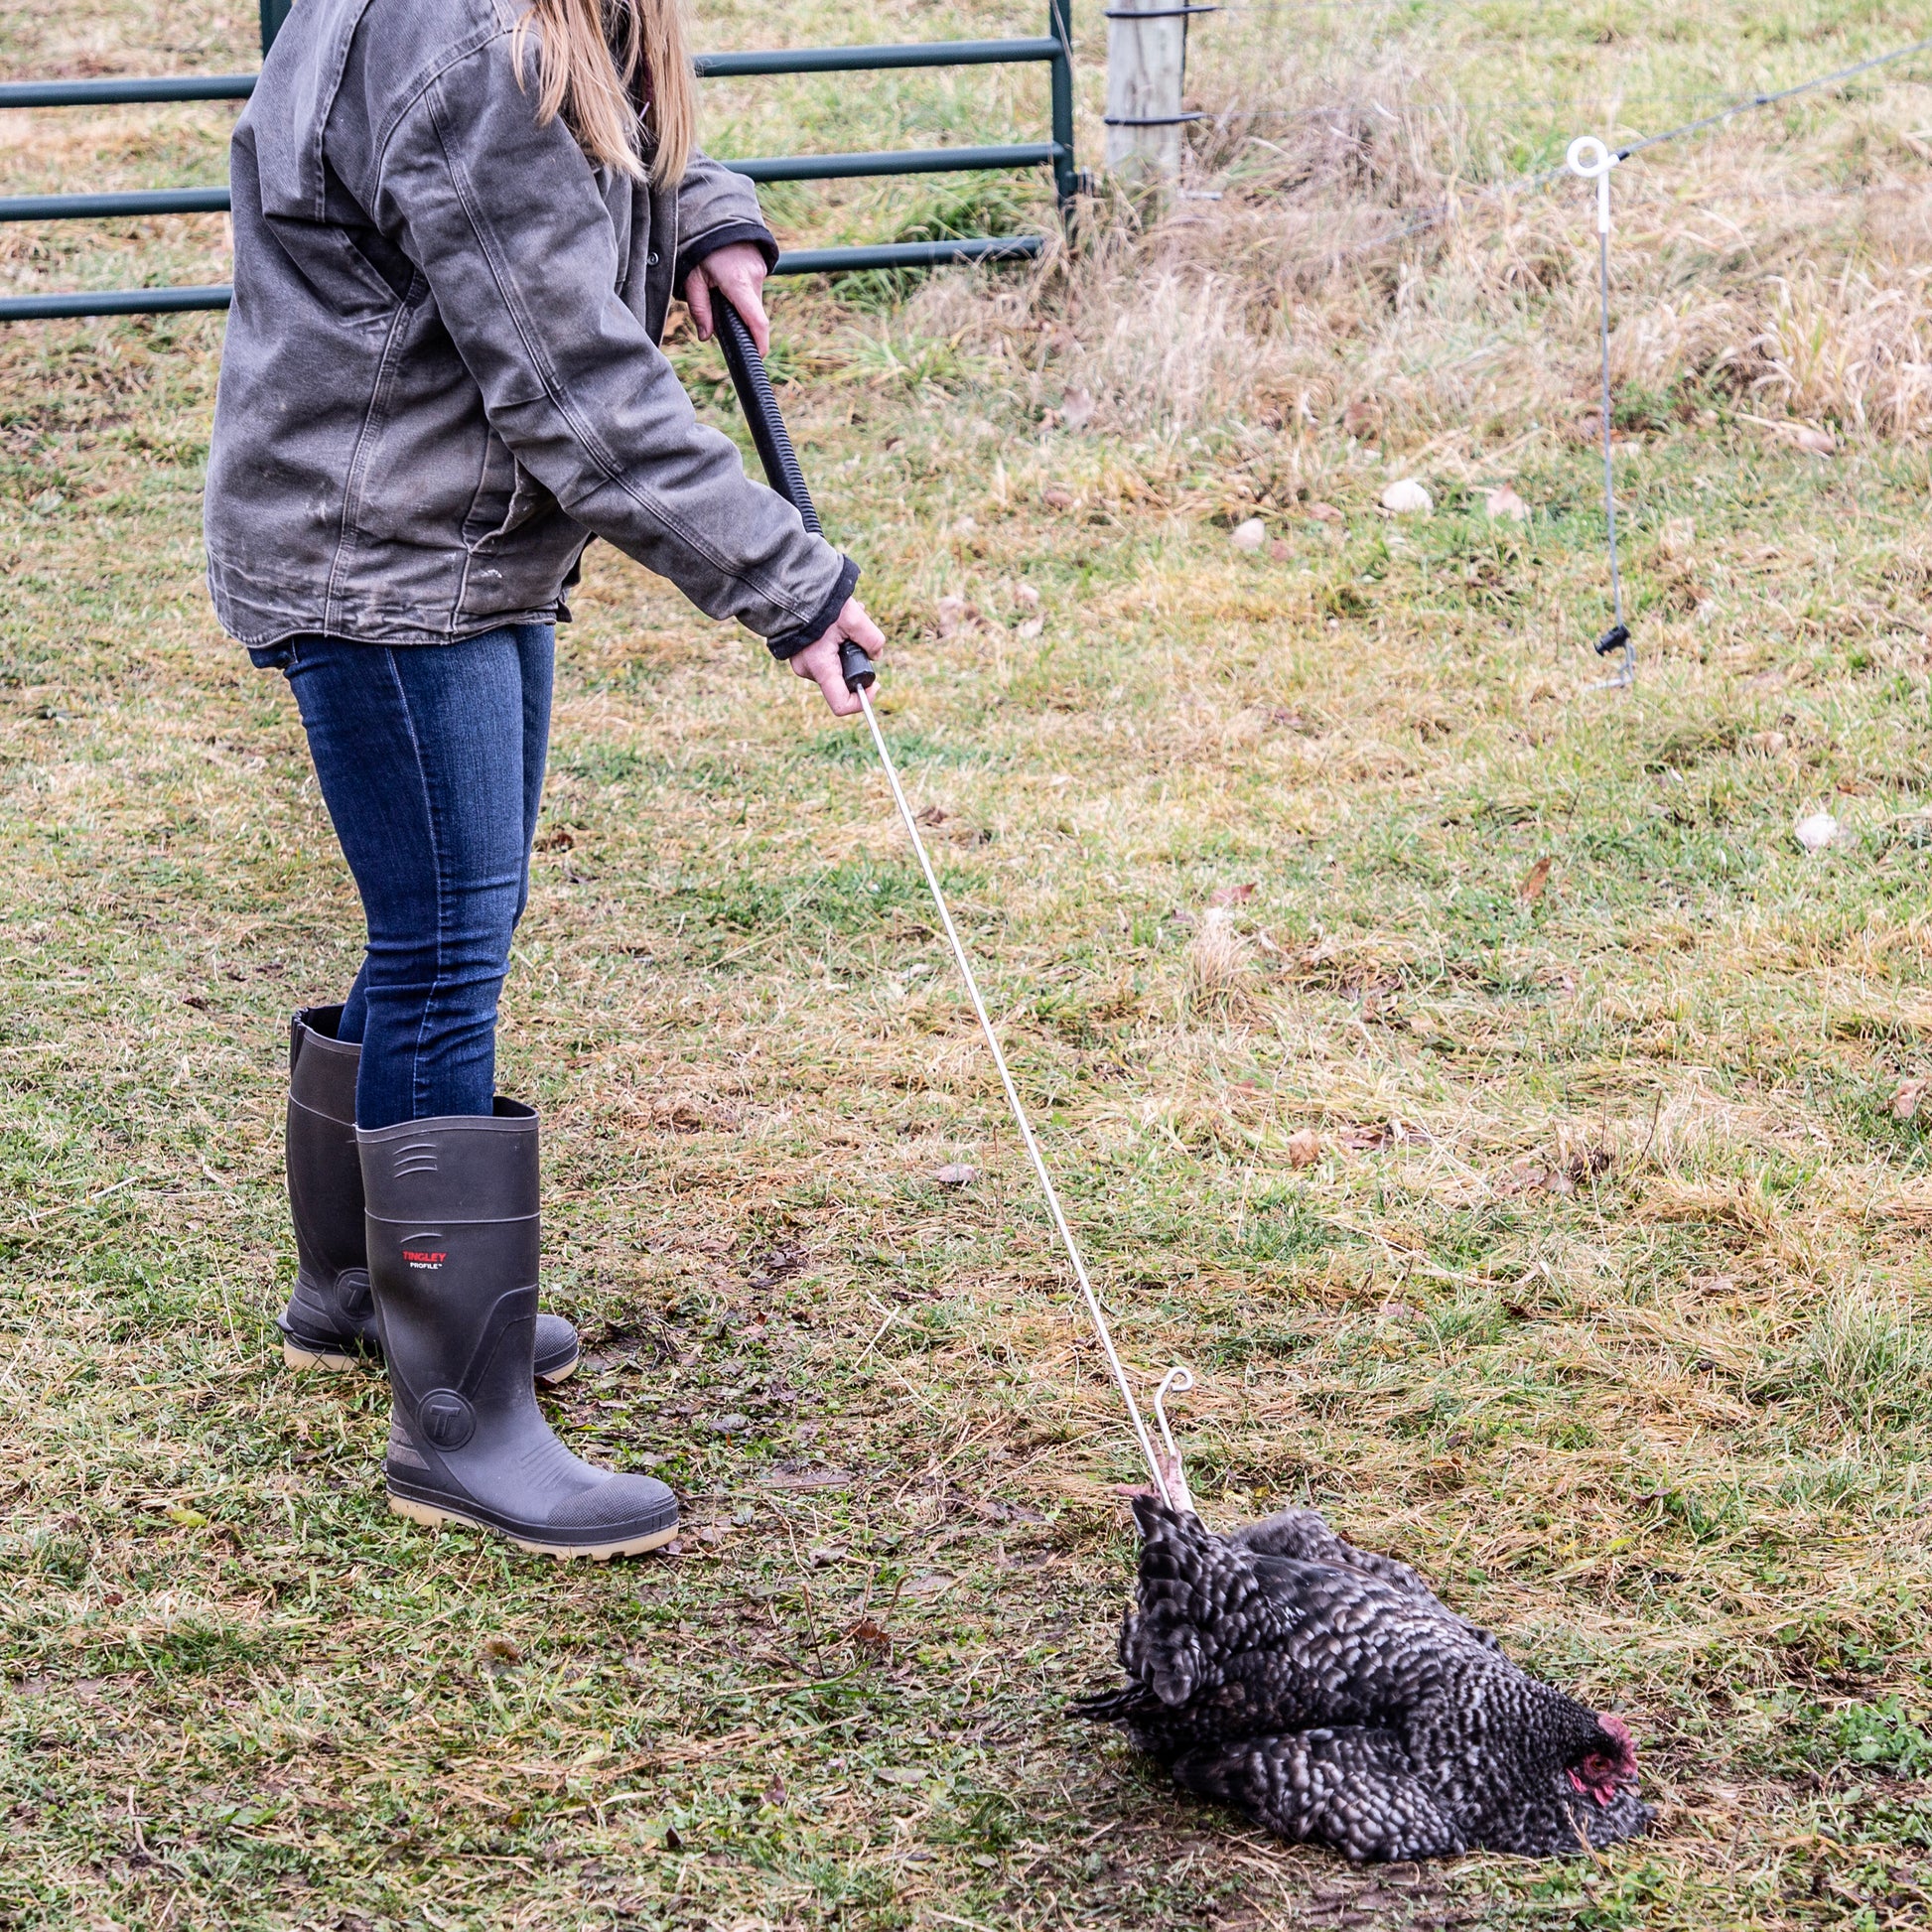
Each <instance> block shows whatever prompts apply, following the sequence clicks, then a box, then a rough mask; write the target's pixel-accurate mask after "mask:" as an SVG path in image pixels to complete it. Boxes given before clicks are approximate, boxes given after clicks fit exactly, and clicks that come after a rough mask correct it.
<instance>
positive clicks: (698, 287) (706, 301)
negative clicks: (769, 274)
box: [684, 241, 771, 355]
mask: <svg viewBox="0 0 1932 1932" xmlns="http://www.w3.org/2000/svg"><path fill="white" fill-rule="evenodd" d="M764 274H765V269H764V251H763V250H762V249H760V248H756V247H754V246H753V245H752V243H751V242H749V241H734V242H732V243H730V244H729V245H728V246H727V247H724V248H720V249H717V250H716V251H715V252H713V253H712V254H709V255H707V256H706V257H705V258H704V260H703V261H701V262H700V263H699V264H698V265H697V267H696V268H694V269H693V270H692V271H691V272H690V274H689V275H687V276H686V277H685V278H684V306H685V307H686V308H687V309H689V310H690V311H691V320H692V321H693V322H695V323H696V324H697V325H698V340H699V341H700V342H701V343H708V342H710V340H711V338H712V336H713V335H714V334H715V333H716V331H717V326H718V325H717V320H716V318H715V317H714V316H713V314H712V310H711V291H712V290H713V289H719V290H722V291H723V293H724V294H725V296H726V298H727V299H728V300H729V301H730V303H731V305H732V307H733V308H734V309H736V310H737V311H738V313H739V314H740V315H741V316H743V317H744V318H745V326H746V327H747V328H748V329H750V330H751V332H752V340H753V341H754V342H755V343H757V344H758V345H759V354H760V355H769V354H770V353H771V322H770V318H769V317H767V316H766V315H765V313H764Z"/></svg>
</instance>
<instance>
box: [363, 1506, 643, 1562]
mask: <svg viewBox="0 0 1932 1932" xmlns="http://www.w3.org/2000/svg"><path fill="white" fill-rule="evenodd" d="M389 1507H390V1509H391V1510H392V1511H393V1512H394V1513H395V1514H396V1515H398V1516H406V1517H407V1518H408V1519H409V1520H410V1522H412V1523H420V1524H421V1525H422V1526H423V1527H424V1528H425V1529H431V1530H434V1529H442V1528H444V1527H446V1526H447V1525H449V1524H452V1523H456V1524H460V1525H461V1526H462V1527H463V1528H465V1529H472V1530H489V1531H492V1532H493V1533H494V1534H495V1535H497V1536H501V1537H507V1538H508V1539H509V1541H510V1542H511V1543H513V1544H515V1545H516V1547H517V1548H518V1549H519V1550H524V1551H527V1552H528V1553H529V1554H530V1555H531V1556H533V1557H555V1558H556V1559H557V1560H558V1562H560V1563H562V1562H565V1561H567V1560H568V1559H570V1558H572V1557H589V1558H590V1559H591V1561H592V1562H593V1563H609V1562H610V1561H611V1559H612V1558H613V1557H641V1556H645V1555H647V1554H648V1553H649V1552H650V1551H652V1550H661V1549H662V1548H663V1547H664V1545H665V1544H667V1543H669V1542H670V1541H671V1540H672V1539H673V1538H674V1537H675V1536H676V1535H677V1532H678V1526H677V1524H675V1523H673V1524H672V1525H671V1526H670V1528H669V1529H666V1530H653V1531H651V1533H650V1534H649V1535H648V1536H632V1537H625V1538H624V1539H623V1540H622V1541H621V1542H618V1543H532V1542H529V1541H528V1540H527V1539H525V1538H523V1537H520V1536H518V1535H517V1534H516V1533H515V1532H514V1531H513V1530H506V1529H503V1528H501V1527H500V1526H499V1525H498V1524H495V1523H488V1522H485V1521H484V1520H483V1518H482V1517H481V1516H466V1515H465V1514H464V1513H463V1511H462V1510H460V1509H447V1508H445V1507H443V1506H442V1505H441V1504H439V1503H425V1502H418V1501H417V1500H416V1499H415V1498H414V1497H413V1496H398V1495H396V1494H395V1493H394V1492H393V1491H391V1492H390V1496H389Z"/></svg>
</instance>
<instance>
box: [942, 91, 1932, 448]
mask: <svg viewBox="0 0 1932 1932" xmlns="http://www.w3.org/2000/svg"><path fill="white" fill-rule="evenodd" d="M1257 84H1258V83H1257V79H1256V76H1253V75H1244V76H1242V79H1241V86H1240V92H1239V95H1238V96H1234V95H1231V96H1230V97H1229V98H1227V99H1223V100H1220V101H1216V100H1214V99H1213V98H1211V97H1210V98H1208V99H1207V100H1205V101H1204V102H1203V106H1204V108H1205V111H1206V116H1207V118H1206V119H1205V120H1204V121H1203V122H1202V123H1201V124H1200V127H1199V128H1198V129H1197V131H1196V146H1195V148H1194V150H1193V152H1192V156H1191V162H1190V172H1189V174H1188V176H1187V178H1186V181H1185V182H1184V184H1183V186H1182V189H1181V192H1180V194H1179V196H1178V197H1176V198H1175V199H1174V200H1173V202H1172V203H1171V204H1170V205H1169V206H1168V207H1166V208H1165V209H1161V210H1155V211H1151V210H1150V209H1148V208H1147V207H1134V206H1132V205H1130V204H1128V203H1126V202H1124V201H1117V202H1115V203H1113V204H1111V205H1108V206H1106V207H1102V208H1101V209H1099V210H1097V211H1096V212H1095V214H1094V215H1093V216H1092V217H1091V218H1090V220H1089V222H1088V227H1087V232H1086V237H1085V244H1086V245H1085V246H1084V247H1083V248H1082V249H1081V250H1079V251H1077V252H1076V253H1074V254H1071V255H1063V256H1060V257H1058V258H1056V260H1055V262H1054V264H1053V265H1052V266H1051V268H1050V269H1049V270H1048V271H1046V272H1045V273H1043V274H1042V276H1041V277H1040V279H1039V281H1038V282H1037V283H1036V284H1035V300H1034V301H1033V302H1031V303H1029V302H1027V301H1024V300H1023V301H1019V302H1016V301H1015V300H1014V299H1013V298H1012V297H1011V296H1010V295H1009V296H1007V297H1006V298H1004V299H1002V298H999V297H994V296H991V295H989V294H986V293H984V292H982V293H979V294H977V295H974V294H969V293H968V292H967V291H966V288H965V287H963V286H955V287H953V288H952V289H950V290H948V289H944V288H934V289H932V290H930V291H928V293H927V294H926V296H924V297H923V298H922V299H921V300H922V304H923V306H924V310H925V320H926V322H927V324H928V326H931V327H934V328H941V327H943V329H944V331H945V333H947V334H948V335H964V336H966V337H973V336H977V337H979V338H980V339H981V340H982V342H985V341H991V340H996V339H1001V338H1005V339H1009V340H1011V339H1013V337H1014V336H1015V333H1016V332H1019V333H1020V334H1022V335H1024V336H1026V337H1027V339H1028V340H1029V342H1030V343H1032V344H1035V345H1036V344H1037V343H1038V342H1039V340H1040V336H1039V332H1040V331H1041V330H1042V328H1044V329H1045V330H1046V353H1045V354H1043V355H1042V354H1038V353H1034V354H1030V355H1029V356H1027V357H1025V358H1023V359H1024V360H1026V361H1027V363H1028V365H1029V366H1030V368H1031V370H1032V374H1033V379H1034V384H1035V390H1036V391H1037V400H1038V401H1039V402H1040V403H1041V404H1042V406H1045V405H1051V404H1054V403H1055V402H1056V401H1057V399H1058V398H1059V397H1060V396H1061V395H1062V394H1065V393H1077V392H1084V394H1085V395H1086V396H1088V397H1090V398H1091V421H1092V424H1093V426H1094V427H1095V428H1096V429H1100V430H1104V431H1107V432H1109V433H1112V434H1115V435H1124V436H1127V437H1130V438H1135V439H1157V440H1158V439H1162V438H1173V437H1176V436H1184V435H1186V434H1191V433H1201V432H1214V431H1222V430H1230V429H1237V428H1240V427H1243V426H1254V425H1262V426H1265V427H1267V428H1269V429H1271V430H1288V431H1291V432H1296V433H1300V434H1303V435H1306V436H1310V437H1320V438H1329V437H1331V436H1332V435H1333V433H1334V432H1335V431H1338V430H1339V431H1342V432H1344V433H1345V434H1358V435H1362V436H1367V435H1369V434H1371V433H1372V435H1373V436H1374V437H1376V438H1378V439H1383V440H1385V441H1386V442H1387V443H1389V444H1390V445H1392V446H1394V447H1395V448H1396V449H1403V448H1414V447H1416V446H1418V445H1422V444H1430V443H1433V442H1436V441H1438V440H1441V439H1449V441H1450V442H1453V441H1455V439H1458V438H1461V439H1465V440H1473V441H1475V442H1480V441H1481V440H1482V439H1483V438H1484V437H1485V436H1486V437H1488V438H1490V439H1491V440H1494V439H1495V438H1497V437H1499V436H1506V435H1511V434H1515V433H1518V432H1520V431H1521V430H1522V429H1523V428H1524V426H1525V425H1526V424H1527V423H1528V422H1530V421H1535V422H1536V423H1538V424H1539V425H1541V426H1542V428H1543V429H1544V430H1546V431H1550V432H1554V433H1564V432H1565V431H1566V430H1568V431H1570V432H1572V433H1580V434H1581V433H1585V432H1587V427H1588V422H1589V419H1590V417H1591V414H1592V412H1593V409H1594V407H1595V370H1596V354H1597V312H1596V304H1597V282H1596V240H1595V229H1594V223H1593V220H1592V218H1591V216H1592V212H1593V201H1592V199H1591V197H1590V196H1589V194H1588V192H1587V190H1585V189H1584V187H1583V186H1582V184H1579V183H1575V182H1572V181H1569V180H1564V181H1560V182H1558V183H1556V184H1554V185H1552V186H1550V187H1548V188H1546V189H1534V188H1526V187H1517V188H1512V189H1509V190H1507V191H1499V190H1497V189H1495V188H1493V187H1484V186H1483V185H1482V184H1481V183H1479V182H1475V183H1472V181H1471V179H1470V176H1471V174H1472V173H1476V174H1483V173H1487V174H1491V175H1493V174H1494V173H1495V172H1497V171H1496V169H1495V167H1494V166H1493V165H1492V164H1493V158H1490V159H1489V160H1485V157H1484V154H1483V152H1482V143H1481V142H1480V141H1479V140H1478V139H1477V138H1476V137H1475V135H1473V134H1472V133H1471V129H1470V123H1469V118H1468V116H1467V115H1466V114H1464V113H1462V112H1461V111H1460V110H1459V108H1458V106H1457V103H1456V102H1455V101H1454V99H1453V96H1452V95H1451V94H1449V92H1448V91H1447V90H1446V89H1440V88H1439V89H1436V90H1435V91H1434V92H1433V93H1432V92H1431V90H1430V89H1429V87H1428V86H1427V84H1426V83H1425V82H1424V81H1423V80H1421V79H1419V78H1418V77H1416V76H1414V75H1411V74H1407V73H1404V72H1401V71H1392V70H1390V69H1388V68H1386V67H1373V66H1371V67H1365V68H1363V69H1360V70H1359V71H1358V72H1357V73H1356V74H1354V75H1353V76H1352V77H1348V78H1344V79H1341V80H1338V81H1336V82H1335V83H1334V91H1333V97H1332V98H1331V99H1329V100H1327V101H1325V102H1323V103H1321V104H1319V105H1317V106H1313V107H1311V106H1309V105H1308V104H1307V103H1306V102H1303V103H1291V102H1290V101H1289V100H1287V99H1286V98H1285V99H1284V100H1282V101H1280V102H1278V103H1275V104H1273V105H1271V104H1270V103H1269V102H1268V101H1267V100H1266V99H1257V97H1256V86H1257ZM1284 84H1286V83H1284ZM1923 92H1924V89H1923V88H1918V87H1912V86H1900V87H1897V88H1894V89H1890V90H1887V91H1886V92H1884V93H1882V94H1880V95H1878V96H1877V97H1876V98H1875V99H1874V100H1872V101H1868V102H1864V103H1860V104H1858V105H1857V106H1853V105H1851V104H1843V105H1838V106H1835V105H1834V104H1832V103H1830V102H1822V103H1820V104H1819V105H1818V107H1817V109H1816V112H1815V115H1814V120H1813V125H1812V126H1811V127H1810V128H1809V129H1808V130H1807V129H1802V128H1801V129H1800V130H1799V131H1798V132H1796V133H1794V132H1792V124H1791V123H1789V122H1772V121H1770V120H1769V119H1768V118H1767V119H1760V120H1751V119H1748V118H1747V119H1745V120H1742V121H1739V122H1738V123H1735V124H1733V126H1732V127H1730V128H1729V129H1727V130H1725V131H1724V132H1722V133H1721V134H1718V135H1715V136H1712V137H1709V138H1707V139H1705V140H1702V141H1693V142H1686V143H1684V144H1682V145H1681V146H1678V145H1666V146H1664V147H1661V148H1658V149H1655V150H1652V151H1649V152H1647V153H1645V154H1644V155H1642V156H1640V157H1638V158H1637V159H1636V160H1634V161H1633V162H1632V163H1631V164H1629V165H1627V166H1625V167H1624V168H1621V169H1619V171H1618V174H1617V178H1616V208H1617V215H1616V230H1615V236H1614V242H1613V254H1612V277H1613V293H1612V307H1613V333H1612V344H1611V357H1612V370H1613V374H1614V376H1615V378H1616V380H1617V381H1618V382H1619V383H1620V384H1621V385H1623V386H1624V388H1625V389H1626V390H1640V391H1643V392H1647V393H1646V397H1645V398H1643V399H1640V400H1641V401H1643V402H1646V403H1647V404H1649V405H1653V406H1654V405H1656V404H1657V403H1658V402H1659V400H1660V399H1661V400H1662V401H1665V402H1669V403H1671V404H1673V405H1675V406H1678V407H1680V408H1682V409H1686V410H1688V409H1690V408H1692V407H1695V406H1697V405H1698V404H1699V403H1702V402H1709V401H1723V400H1725V399H1729V400H1730V401H1731V402H1733V403H1735V404H1736V405H1738V406H1740V407H1742V408H1743V409H1744V410H1746V411H1747V412H1750V413H1755V414H1760V415H1765V416H1769V417H1772V418H1779V417H1784V416H1790V417H1793V418H1800V419H1805V420H1809V421H1815V422H1820V423H1826V424H1831V425H1835V426H1836V427H1837V428H1838V429H1839V431H1840V432H1841V433H1842V434H1850V435H1861V436H1871V437H1878V438H1884V439H1888V440H1897V441H1913V440H1917V439H1920V438H1923V437H1925V436H1927V435H1928V434H1929V433H1932V295H1929V294H1928V287H1927V283H1928V274H1932V270H1929V269H1928V267H1927V261H1928V256H1932V169H1928V166H1927V164H1926V161H1925V159H1924V158H1923V154H1922V148H1923V144H1922V143H1918V144H1917V145H1916V146H1915V145H1914V142H1915V136H1914V134H1913V131H1912V124H1913V123H1915V122H1916V121H1918V120H1919V119H1921V118H1922V117H1923V113H1924V102H1923V99H1922V98H1921V96H1922V94H1923ZM1848 157H1850V158H1849V159H1848ZM1854 162H1856V164H1857V165H1856V168H1855V167H1854V165H1853V163H1854ZM1859 173H1863V176H1864V177H1865V179H1863V180H1858V181H1855V183H1854V185H1853V186H1851V187H1847V186H1845V185H1844V184H1845V178H1846V176H1847V175H1848V174H1859ZM1405 227H1413V228H1414V229H1415V231H1414V232H1412V233H1408V234H1406V235H1400V236H1399V238H1397V239H1395V240H1393V241H1388V242H1386V243H1384V242H1383V241H1382V238H1384V237H1389V236H1391V235H1396V234H1397V233H1398V231H1399V230H1401V229H1403V228H1405ZM1638 414H1639V416H1641V414H1642V409H1641V407H1639V409H1638Z"/></svg>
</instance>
